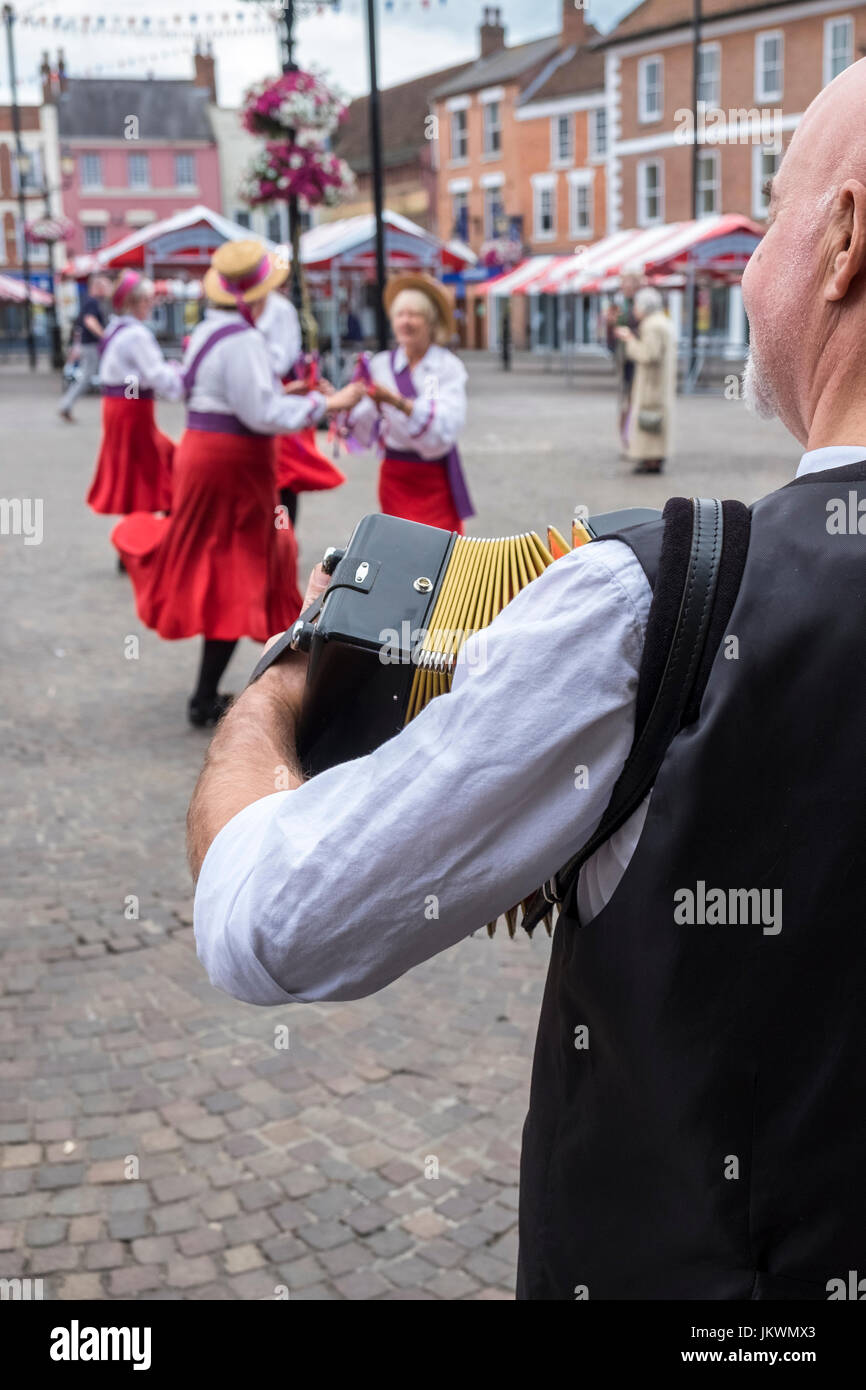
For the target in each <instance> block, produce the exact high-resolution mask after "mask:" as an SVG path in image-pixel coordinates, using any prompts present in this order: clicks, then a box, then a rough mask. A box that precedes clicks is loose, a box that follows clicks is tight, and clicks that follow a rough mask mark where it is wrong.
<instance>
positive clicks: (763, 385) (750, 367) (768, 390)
mask: <svg viewBox="0 0 866 1390" xmlns="http://www.w3.org/2000/svg"><path fill="white" fill-rule="evenodd" d="M743 400H744V401H745V404H746V409H747V410H750V411H751V412H752V414H753V415H757V416H758V418H759V419H760V420H775V418H776V416H777V415H778V414H779V402H778V397H777V396H776V392H775V389H774V387H773V384H772V382H771V381H770V378H769V377H768V375H767V373H766V372H765V371H764V368H763V366H762V364H761V362H760V359H759V358H758V355H757V353H756V352H755V349H754V346H752V347H750V348H749V356H748V359H747V361H746V370H745V371H744V372H743Z"/></svg>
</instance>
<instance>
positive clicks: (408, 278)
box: [383, 270, 455, 343]
mask: <svg viewBox="0 0 866 1390" xmlns="http://www.w3.org/2000/svg"><path fill="white" fill-rule="evenodd" d="M401 290H420V291H421V293H422V294H426V296H427V298H428V299H429V300H430V302H431V304H432V305H433V307H434V309H435V310H436V316H437V318H438V320H439V332H438V333H437V338H439V340H440V341H442V342H446V343H447V342H449V341H450V339H451V338H452V337H453V336H454V333H455V327H454V304H453V301H452V299H451V295H450V294H449V293H448V291H447V290H446V288H445V286H444V285H440V284H439V281H438V280H434V279H433V277H432V275H425V274H423V272H422V271H418V270H406V271H403V273H402V274H400V275H394V276H392V277H391V279H390V280H389V281H388V283H387V285H386V286H385V294H384V296H383V298H384V303H385V311H386V313H388V314H390V312H391V306H392V304H393V303H394V300H395V299H396V298H397V295H398V294H399V293H400V291H401Z"/></svg>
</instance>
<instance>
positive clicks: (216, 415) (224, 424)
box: [186, 410, 271, 439]
mask: <svg viewBox="0 0 866 1390" xmlns="http://www.w3.org/2000/svg"><path fill="white" fill-rule="evenodd" d="M186 427H187V429H188V430H203V431H204V433H205V434H239V435H245V436H252V438H254V439H270V438H271V436H270V435H269V434H258V433H257V432H256V431H255V430H251V429H249V428H248V426H247V425H245V424H244V422H243V420H239V419H238V417H237V415H223V413H222V412H221V411H217V410H190V411H187V417H186Z"/></svg>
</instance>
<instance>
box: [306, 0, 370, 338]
mask: <svg viewBox="0 0 866 1390" xmlns="http://www.w3.org/2000/svg"><path fill="white" fill-rule="evenodd" d="M323 4H326V5H328V6H330V7H334V6H338V5H339V4H340V0H284V3H283V31H282V35H281V49H282V62H283V72H296V71H297V67H298V65H297V63H296V62H295V20H296V19H297V17H298V15H299V14H302V13H306V12H308V11H312V10H320V9H321V8H322V5H323ZM367 49H368V55H369V66H370V157H371V163H372V175H373V207H374V210H375V214H376V290H377V293H376V331H377V337H378V340H379V347H380V349H384V348H386V347H387V346H388V320H387V317H386V315H385V306H384V304H383V295H384V293H385V278H386V268H385V224H384V221H383V212H384V178H383V163H382V119H381V111H380V105H379V74H378V61H377V54H376V0H367ZM289 240H290V242H291V246H292V256H293V258H294V257H297V260H295V261H294V265H295V267H297V266H298V265H299V263H300V214H299V208H298V200H297V198H291V199H290V200H289ZM292 300H293V302H294V304H295V307H296V308H297V309H298V311H299V313H301V323H302V326H303V313H302V305H301V282H300V275H299V274H298V273H297V270H296V271H295V274H294V275H293V277H292Z"/></svg>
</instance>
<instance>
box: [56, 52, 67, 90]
mask: <svg viewBox="0 0 866 1390" xmlns="http://www.w3.org/2000/svg"><path fill="white" fill-rule="evenodd" d="M68 81H69V79H68V78H67V76H66V59H65V58H64V56H63V49H62V48H58V50H57V85H58V86H59V88H60V90H61V92H65V91H66V88H67V85H68Z"/></svg>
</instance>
